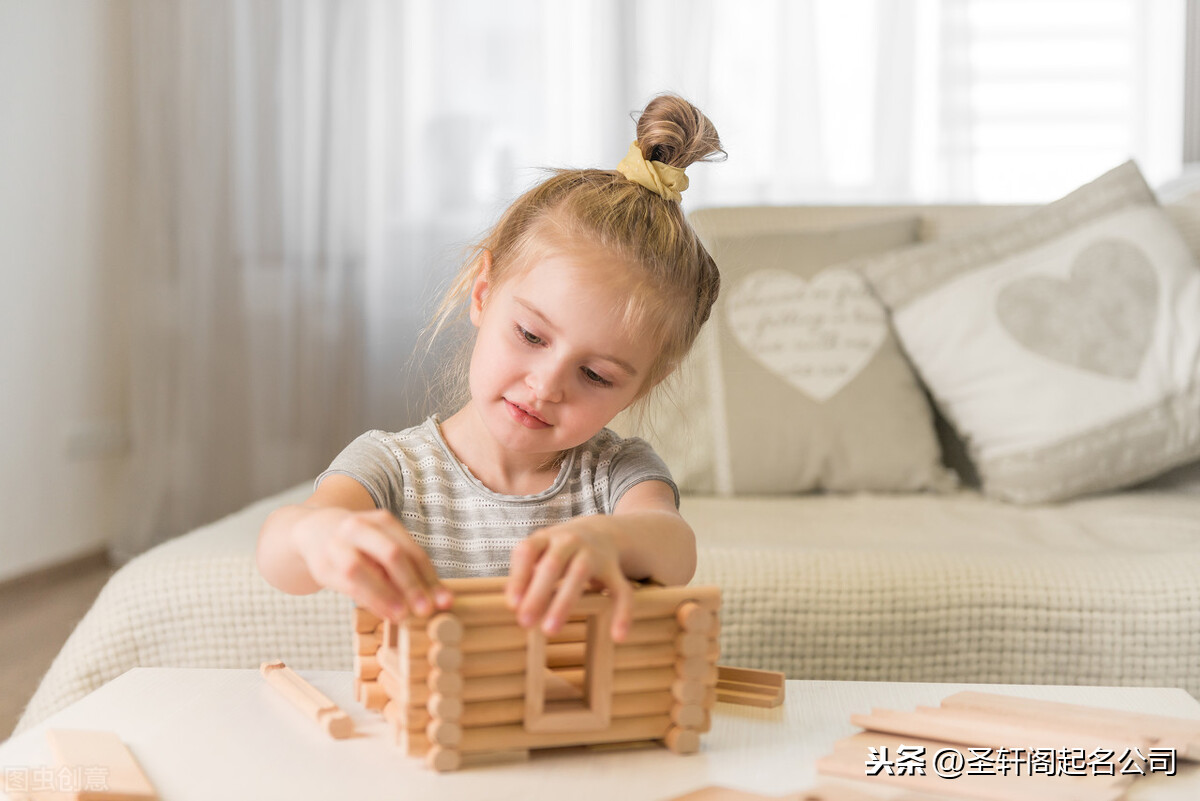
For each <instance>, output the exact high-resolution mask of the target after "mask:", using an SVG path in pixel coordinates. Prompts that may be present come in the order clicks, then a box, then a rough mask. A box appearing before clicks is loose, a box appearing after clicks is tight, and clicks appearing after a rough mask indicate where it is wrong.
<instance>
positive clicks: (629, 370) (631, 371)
mask: <svg viewBox="0 0 1200 801" xmlns="http://www.w3.org/2000/svg"><path fill="white" fill-rule="evenodd" d="M513 300H514V301H516V302H517V303H519V304H520V305H521V306H523V307H524V308H525V310H526V311H528V312H529V313H530V314H532V315H534V316H535V317H537V318H538V320H539V321H540V322H541V323H542V325H544V326H546V328H548V329H550V333H552V334H556V333H558V329H557V328H556V327H555V325H554V323H552V322H550V319H549V318H548V317H546V315H544V314H542V313H541V312H540V311H538V308H537V307H536V306H534V305H533V304H532V303H530V302H529V301H527V300H525V299H524V298H518V297H516V296H514V297H513ZM596 356H597V358H599V359H603V360H604V361H606V362H611V363H612V364H613V365H615V366H617V367H619V368H620V369H621V371H622V372H624V373H626V374H627V375H628V376H629V377H630V378H635V377H637V374H638V372H637V369H636V368H635V367H634V366H633V365H632V364H630V363H629V362H627V361H625V360H624V359H619V358H617V357H616V356H610V355H608V354H606V353H598V354H596Z"/></svg>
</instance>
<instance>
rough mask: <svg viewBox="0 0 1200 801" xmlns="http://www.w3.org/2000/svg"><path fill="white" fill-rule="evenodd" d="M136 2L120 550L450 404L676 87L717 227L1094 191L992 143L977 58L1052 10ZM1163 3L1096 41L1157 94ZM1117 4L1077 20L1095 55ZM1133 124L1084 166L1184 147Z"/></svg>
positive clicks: (1123, 1)
mask: <svg viewBox="0 0 1200 801" xmlns="http://www.w3.org/2000/svg"><path fill="white" fill-rule="evenodd" d="M131 1H132V2H133V9H134V10H133V20H134V25H135V32H134V33H135V36H134V41H135V50H136V53H135V56H136V70H137V86H136V91H135V98H136V106H137V113H138V119H137V132H138V157H137V158H138V165H137V171H136V174H135V176H134V181H135V184H136V188H137V197H138V199H139V221H140V227H139V249H138V250H139V260H138V267H139V270H140V278H139V280H138V281H137V291H136V297H135V300H136V303H135V306H136V308H137V313H136V314H135V319H134V321H133V324H134V326H135V328H134V337H133V352H132V354H131V358H132V361H133V374H134V376H135V381H134V386H133V387H132V390H131V417H132V423H131V425H132V428H133V431H134V440H135V441H134V451H135V456H134V459H135V464H134V471H133V482H132V492H131V496H132V508H133V509H134V510H135V513H134V518H135V519H134V520H133V521H132V522H131V525H130V526H129V534H128V536H127V537H125V538H124V539H123V541H121V542H119V543H118V544H117V547H116V550H117V552H118V553H119V554H126V555H127V554H131V553H135V552H137V551H138V550H141V549H142V548H145V547H146V546H148V545H150V544H153V543H154V542H155V541H157V540H159V539H162V538H164V537H167V536H171V535H174V534H178V533H181V532H183V531H186V530H187V529H188V528H190V527H192V526H195V525H197V524H199V523H202V522H205V521H206V520H209V519H212V518H214V517H216V516H218V515H220V514H223V513H226V512H229V511H232V510H234V509H235V508H237V507H238V506H239V505H241V504H243V503H245V502H248V501H250V500H252V499H254V498H257V497H261V496H263V495H265V494H267V493H269V492H271V491H273V490H276V489H279V488H281V487H284V486H288V485H290V484H293V483H296V482H299V481H302V480H305V479H310V478H311V477H312V476H313V475H315V474H316V473H317V472H318V471H319V470H320V469H321V468H322V467H324V466H325V465H326V464H327V463H328V461H329V460H330V459H331V458H332V457H333V456H334V455H335V454H336V452H337V451H338V449H339V448H340V447H341V446H342V445H344V444H345V443H346V442H348V441H349V440H350V439H351V438H353V437H354V436H355V435H357V434H358V433H360V432H361V431H363V430H365V429H366V428H375V427H378V428H387V429H396V428H400V427H403V426H405V425H410V424H412V423H414V422H416V421H417V420H419V419H420V418H421V417H422V416H423V415H424V414H426V413H428V412H429V411H432V410H434V409H436V408H437V406H436V401H434V400H432V399H431V398H430V397H429V395H428V394H427V391H426V387H427V383H428V379H429V378H430V374H431V373H434V372H436V371H437V370H438V365H439V359H440V354H439V353H434V354H432V355H431V356H430V357H429V358H422V353H421V352H420V350H419V347H418V345H419V338H418V333H419V331H420V329H421V327H422V325H423V324H424V323H425V322H426V315H427V314H428V310H429V309H430V308H431V304H432V303H433V301H434V299H435V298H436V296H437V293H438V290H439V288H440V287H441V286H442V284H443V283H444V282H445V280H446V279H447V278H448V276H449V275H450V274H452V273H453V271H454V270H455V269H456V268H457V267H458V265H459V264H460V262H461V260H462V258H463V255H464V253H465V252H466V248H467V247H468V246H469V245H470V244H471V243H472V242H473V241H475V240H476V238H477V237H478V236H479V235H480V234H481V232H482V231H484V230H485V229H486V227H487V226H488V225H489V224H490V223H491V222H492V221H493V220H494V219H495V217H496V216H497V215H498V213H499V212H500V210H501V209H502V208H503V207H504V205H505V204H506V203H507V202H509V201H510V200H511V199H512V198H513V197H514V196H515V195H516V194H517V193H518V192H519V191H521V190H522V189H523V188H525V187H527V186H528V185H530V184H531V183H532V182H533V181H535V180H537V179H538V177H539V175H540V173H539V171H538V169H537V168H539V167H557V166H599V167H608V166H613V165H615V164H616V163H617V161H618V160H619V159H620V158H621V157H622V155H623V154H624V152H625V149H626V148H627V147H628V143H629V141H630V139H632V137H633V129H634V126H633V120H632V119H631V118H630V115H631V113H633V112H635V111H636V110H638V109H640V108H641V107H642V106H643V105H644V104H645V102H646V101H647V100H648V99H649V98H650V97H651V96H653V95H654V94H655V93H657V92H660V91H664V90H670V91H676V92H679V93H680V94H683V95H684V96H686V97H688V98H689V99H691V100H692V101H694V102H695V103H696V104H697V105H698V106H700V107H701V108H702V109H704V110H705V111H706V112H707V113H708V114H709V115H710V116H711V117H712V119H713V120H714V122H715V123H716V124H717V127H718V129H719V130H720V132H721V135H722V138H723V140H724V142H725V146H726V149H727V151H728V153H729V160H728V162H727V163H725V164H714V165H697V166H695V167H693V168H692V170H691V172H690V174H691V176H692V188H691V189H689V191H688V194H687V196H686V198H685V204H686V207H687V208H688V209H696V208H699V207H702V206H706V205H716V204H749V203H804V202H814V203H829V202H896V201H899V202H903V201H906V200H907V201H913V200H972V199H983V200H994V199H996V198H995V197H988V196H987V193H986V192H983V191H980V187H981V186H985V184H982V183H981V182H980V180H979V178H978V174H979V170H977V169H976V167H977V166H978V164H979V163H983V162H984V161H985V160H987V159H990V161H988V164H990V165H993V167H994V165H995V164H1007V163H1009V162H1003V161H997V160H996V159H997V158H1009V157H1010V156H1011V164H1012V165H1014V167H1013V169H1002V170H998V171H997V170H994V169H993V172H995V173H996V174H997V175H998V176H999V178H1000V180H1001V181H1006V180H1009V178H1010V176H1030V175H1032V176H1034V177H1040V178H1045V179H1046V180H1050V179H1057V180H1059V181H1060V182H1061V183H1063V184H1064V187H1063V189H1064V191H1065V189H1069V188H1070V186H1069V185H1067V184H1069V183H1070V182H1072V181H1075V180H1076V175H1075V174H1074V173H1070V172H1068V171H1057V170H1055V169H1049V170H1047V169H1043V168H1041V167H1038V166H1037V163H1036V162H1030V161H1029V160H1028V159H1027V158H1026V154H1022V153H1016V154H1009V155H1008V156H1006V155H1005V153H1006V152H1007V151H1005V150H1004V148H1005V147H1007V143H1006V142H1004V141H1001V142H1000V149H999V150H997V151H996V152H995V153H993V152H990V151H989V152H988V153H983V152H982V151H979V150H978V145H979V141H982V140H981V137H982V139H986V137H985V136H982V135H981V134H979V131H980V130H982V128H981V127H980V126H981V125H982V124H983V123H985V122H987V119H985V117H986V113H985V114H984V115H982V116H981V115H980V114H979V113H978V109H979V106H978V105H974V104H973V103H974V99H975V98H976V97H977V95H979V92H978V91H977V90H979V89H980V87H979V86H977V85H975V84H972V83H971V82H970V80H969V79H971V76H972V75H975V74H976V73H975V72H973V71H972V70H971V69H967V67H968V66H970V65H969V64H967V63H966V62H963V65H964V66H963V69H959V66H960V65H959V64H958V62H956V59H970V58H975V57H976V56H972V55H971V53H972V52H974V51H968V50H967V49H965V48H967V47H968V45H971V46H974V45H979V47H982V48H993V50H994V48H995V46H996V44H995V41H992V40H988V39H987V37H986V36H980V34H981V33H986V32H987V31H988V29H989V28H988V26H989V25H993V23H990V22H988V20H989V19H990V18H992V17H994V18H997V19H998V20H999V24H1000V25H1001V27H1004V26H1008V27H1004V29H1003V30H1000V31H999V34H998V36H997V37H996V41H999V42H1001V43H1002V44H1003V43H1004V42H1008V43H1009V44H1012V43H1014V42H1015V43H1016V44H1017V45H1019V46H1020V47H1024V45H1023V44H1021V42H1022V41H1023V40H1022V39H1021V36H1023V35H1028V36H1031V37H1033V39H1034V40H1035V41H1042V40H1044V39H1045V36H1046V34H1045V32H1043V31H1035V30H1032V29H1031V30H1025V29H1023V28H1022V29H1020V30H1019V31H1017V32H1016V33H1014V29H1013V28H1012V26H1013V24H1015V22H1020V21H1021V20H1032V21H1037V20H1039V19H1041V17H1042V15H1040V14H1037V13H1031V14H1026V15H1024V16H1021V15H1013V14H1009V13H1007V12H1006V11H1005V10H1004V7H1003V6H1004V3H1003V2H999V0H570V1H569V2H564V1H563V0H508V2H504V3H496V2H490V1H489V0H442V1H441V2H433V0H131ZM1039 2H1041V0H1039ZM1026 6H1027V7H1028V8H1029V9H1030V10H1031V11H1033V10H1035V7H1041V6H1039V3H1038V2H1032V0H1030V1H1029V2H1025V3H1024V4H1023V7H1026ZM1149 6H1153V8H1154V9H1155V13H1156V14H1158V15H1159V16H1160V17H1161V16H1162V14H1161V12H1162V10H1163V9H1168V10H1169V9H1170V8H1174V7H1175V6H1178V7H1179V8H1180V9H1182V5H1181V3H1180V2H1179V0H1160V2H1156V3H1154V4H1147V5H1146V6H1143V5H1141V4H1140V3H1139V2H1137V0H1110V2H1108V3H1106V4H1105V6H1104V8H1105V9H1107V10H1108V12H1107V13H1109V16H1111V17H1112V21H1111V24H1110V26H1109V27H1110V28H1111V29H1112V31H1110V30H1107V29H1105V30H1100V29H1098V28H1097V27H1096V26H1092V27H1090V28H1088V30H1089V31H1098V34H1097V35H1099V36H1102V37H1109V38H1108V39H1103V41H1102V45H1101V46H1102V47H1117V46H1118V45H1119V46H1120V47H1121V48H1124V49H1122V50H1121V52H1120V54H1119V56H1120V58H1119V59H1118V61H1121V60H1122V59H1124V61H1121V63H1125V62H1128V63H1127V67H1128V69H1127V72H1128V74H1129V75H1130V76H1132V77H1130V78H1129V80H1127V81H1126V82H1125V83H1124V84H1121V86H1124V87H1125V88H1124V89H1121V90H1120V92H1125V93H1127V94H1129V95H1130V96H1131V97H1134V96H1136V98H1141V97H1143V96H1144V95H1147V93H1145V92H1142V91H1141V89H1142V88H1145V87H1149V86H1156V87H1157V86H1161V84H1162V81H1161V80H1159V78H1158V76H1159V75H1160V74H1163V73H1162V71H1161V70H1159V69H1158V67H1154V68H1153V69H1152V68H1151V67H1152V66H1153V65H1154V64H1155V63H1157V62H1156V59H1157V60H1158V61H1162V53H1164V52H1166V51H1168V50H1169V49H1170V48H1168V47H1166V46H1165V45H1164V44H1163V41H1164V36H1163V34H1162V31H1163V30H1170V25H1171V24H1173V23H1172V19H1173V17H1171V16H1170V14H1168V15H1167V18H1164V19H1163V20H1160V22H1159V23H1156V24H1155V25H1147V24H1141V23H1144V22H1145V21H1146V20H1147V19H1151V21H1153V20H1152V17H1151V16H1148V15H1149V14H1150V12H1149V11H1144V10H1143V9H1145V8H1148V7H1149ZM1087 7H1090V6H1089V4H1088V3H1087V2H1082V0H1081V1H1080V2H1077V3H1075V4H1074V5H1072V0H1055V8H1057V9H1059V10H1058V12H1057V13H1058V14H1059V17H1061V18H1062V19H1064V20H1065V21H1066V22H1064V23H1063V25H1065V28H1064V30H1065V33H1066V34H1068V35H1069V37H1075V38H1078V36H1079V35H1081V34H1079V32H1078V31H1076V30H1075V27H1076V26H1073V25H1068V24H1067V23H1069V22H1071V20H1073V19H1074V17H1073V16H1072V14H1077V13H1078V12H1079V10H1080V9H1083V8H1087ZM1072 9H1075V11H1072ZM1114 9H1115V10H1114ZM1180 13H1182V12H1180ZM989 15H990V17H989ZM1129 20H1133V21H1134V22H1137V23H1138V24H1133V23H1131V22H1129ZM1014 21H1015V22H1014ZM1056 24H1057V23H1056ZM1177 27H1180V28H1181V26H1177ZM1125 30H1130V31H1134V33H1133V34H1130V35H1128V36H1126V39H1124V40H1122V39H1120V37H1121V36H1122V35H1124V34H1122V31H1125ZM1114 31H1115V33H1114ZM1138 31H1141V33H1138ZM1139 36H1140V37H1141V38H1140V39H1139V38H1138V37H1139ZM1113 37H1116V38H1113ZM968 40H969V41H968ZM1103 42H1108V43H1109V44H1107V45H1106V44H1103ZM1113 42H1116V44H1112V43H1113ZM1151 45H1153V46H1151ZM1180 50H1182V47H1181V46H1180ZM981 52H982V51H981ZM989 52H991V51H987V52H982V57H988V56H989ZM1056 52H1057V51H1056ZM1126 52H1129V53H1132V54H1133V55H1131V56H1129V57H1128V58H1126V57H1125V55H1124V54H1125V53H1126ZM1139 53H1140V54H1141V55H1140V56H1139V55H1138V54H1139ZM992 55H994V53H993V54H992ZM1004 58H1008V57H1004ZM1139 58H1141V59H1142V60H1138V59H1139ZM1009 60H1010V61H1011V60H1012V59H1009ZM1017 60H1018V61H1019V59H1017ZM1067 60H1068V61H1070V59H1069V58H1068V59H1067ZM972 63H974V62H972ZM981 63H985V64H986V58H984V60H983V61H982V62H981ZM1106 69H1107V68H1106ZM1164 69H1166V74H1169V73H1170V70H1171V69H1175V67H1173V66H1172V65H1171V64H1170V63H1167V64H1166V66H1165V68H1164ZM1180 69H1181V68H1180ZM1110 72H1111V70H1110ZM1085 77H1086V76H1085ZM1139 82H1140V83H1139ZM1030 86H1032V87H1034V88H1036V87H1037V86H1038V84H1036V83H1034V84H1030ZM985 88H986V87H985ZM1156 91H1157V90H1156ZM1114 92H1116V93H1118V94H1119V93H1120V92H1118V91H1117V90H1113V91H1109V90H1107V89H1106V90H1105V91H1103V92H1101V94H1102V95H1104V96H1105V97H1108V96H1110V95H1113V94H1114ZM1027 94H1028V91H1027V90H1022V91H1020V92H1018V95H1019V96H1021V97H1023V96H1025V95H1027ZM1131 102H1132V101H1131ZM1139 102H1140V101H1139ZM1140 109H1141V107H1137V108H1135V110H1140ZM951 112H953V113H951ZM985 112H986V109H985ZM987 113H990V112H987ZM1106 113H1107V112H1106ZM955 115H957V116H955ZM1027 116H1028V115H1024V117H1027ZM1128 116H1129V118H1130V119H1131V120H1132V122H1131V123H1130V124H1128V125H1126V124H1125V122H1124V121H1123V118H1115V119H1116V123H1115V125H1116V128H1114V130H1118V129H1120V130H1124V129H1123V128H1121V126H1122V125H1126V128H1128V132H1129V133H1128V137H1127V140H1128V142H1132V143H1133V144H1132V145H1129V146H1128V147H1127V146H1126V143H1125V142H1126V140H1125V139H1119V137H1118V139H1113V140H1112V141H1113V142H1116V144H1114V145H1112V147H1110V148H1109V150H1105V151H1096V152H1093V153H1091V154H1090V155H1089V156H1088V159H1090V160H1087V159H1076V160H1075V161H1074V162H1072V164H1073V167H1072V169H1075V170H1077V172H1078V173H1079V175H1080V176H1081V177H1086V176H1085V175H1084V174H1085V173H1086V172H1088V171H1091V170H1094V171H1095V172H1096V173H1099V172H1100V171H1101V170H1102V169H1103V168H1106V167H1109V166H1112V164H1113V163H1115V161H1113V159H1114V158H1116V156H1114V154H1116V155H1117V156H1119V155H1120V154H1122V153H1124V154H1126V155H1129V154H1132V155H1139V153H1138V151H1137V148H1138V147H1142V146H1143V145H1145V144H1146V143H1147V142H1150V141H1152V140H1154V137H1153V136H1151V135H1149V133H1147V131H1148V130H1149V129H1147V128H1146V127H1145V126H1144V125H1143V123H1142V122H1141V121H1140V120H1142V119H1143V118H1145V119H1158V117H1155V116H1154V115H1153V114H1145V115H1143V114H1130V115H1128ZM1016 117H1017V118H1018V119H1023V118H1024V117H1023V115H1022V112H1021V111H1020V109H1017V112H1016ZM1159 117H1161V115H1159ZM1168 118H1169V115H1168ZM948 119H953V120H959V121H963V120H965V121H967V122H969V123H970V125H969V126H965V127H964V126H963V125H960V124H957V123H956V125H957V127H955V126H953V125H951V126H949V127H947V126H948V123H946V121H947V120H948ZM1089 119H1090V118H1089ZM1003 123H1004V120H1001V124H1003ZM1155 124H1158V125H1159V128H1160V129H1165V130H1169V129H1170V128H1171V123H1170V122H1169V119H1168V122H1167V123H1165V124H1159V123H1155ZM1138 125H1143V127H1137V126H1138ZM1178 127H1180V128H1181V127H1182V126H1181V125H1180V126H1178ZM985 133H986V132H985ZM972 136H973V137H974V139H971V138H970V137H972ZM1110 138H1111V137H1110ZM1000 139H1001V140H1003V136H1001V137H1000ZM1138 143H1141V144H1138ZM1131 149H1132V151H1133V152H1132V153H1130V150H1131ZM1144 149H1145V147H1143V150H1144ZM1161 150H1162V148H1159V151H1161ZM1159 151H1155V153H1159ZM1169 151H1170V148H1169V147H1168V148H1167V155H1166V157H1165V158H1159V162H1161V163H1164V164H1168V165H1169V164H1170V163H1171V161H1172V158H1175V161H1176V163H1177V162H1178V159H1177V157H1175V156H1172V155H1171V153H1170V152H1169ZM1072 152H1073V153H1074V151H1072ZM1080 152H1083V151H1080ZM997 153H999V156H997V155H996V154H997ZM1160 155H1161V154H1160ZM985 156H986V159H985ZM1041 156H1042V158H1043V160H1045V159H1046V158H1048V159H1050V161H1049V162H1048V163H1050V164H1052V165H1053V164H1057V163H1059V162H1060V161H1061V154H1058V155H1056V154H1055V153H1054V152H1050V154H1049V156H1047V155H1046V153H1042V154H1041ZM1056 159H1057V160H1058V161H1056ZM1110 161H1111V163H1109V162H1110ZM1022 170H1023V171H1024V172H1021V171H1022ZM1060 172H1061V174H1060ZM1012 184H1013V186H1015V187H1016V189H1017V190H1020V191H1024V190H1025V189H1027V188H1028V187H1029V186H1031V185H1032V184H1030V183H1028V182H1027V181H1025V180H1024V178H1021V179H1019V180H1016V181H1014V182H1012ZM998 186H999V185H998ZM1000 188H1001V189H1003V188H1004V187H1002V186H1001V187H1000ZM1052 189H1053V187H1050V185H1049V184H1046V185H1045V186H1042V185H1039V188H1038V191H1039V192H1050V191H1052ZM1021 199H1024V200H1029V199H1034V198H1032V197H1025V198H1021ZM1046 199H1049V198H1048V197H1047V198H1046ZM442 411H445V412H449V411H452V410H445V409H444V410H442Z"/></svg>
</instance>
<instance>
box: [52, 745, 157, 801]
mask: <svg viewBox="0 0 1200 801" xmlns="http://www.w3.org/2000/svg"><path fill="white" fill-rule="evenodd" d="M46 739H47V740H49V741H50V750H51V751H53V753H54V759H55V762H56V763H57V764H58V766H59V767H60V768H61V767H66V768H73V767H87V768H89V769H91V768H95V769H98V770H102V771H103V772H104V783H105V790H104V792H103V793H99V792H97V793H95V794H92V793H91V792H87V793H84V792H81V793H80V794H79V795H77V796H74V797H85V796H86V797H88V798H93V797H95V798H104V799H113V801H154V799H157V798H158V794H157V793H156V792H155V791H154V786H153V785H151V784H150V779H148V778H147V777H146V774H145V773H143V772H142V768H141V766H140V765H138V762H137V760H136V759H134V757H133V754H132V753H130V751H129V748H128V747H126V745H125V743H123V742H121V738H120V737H118V736H117V735H116V734H115V733H113V732H111V731H90V730H81V729H48V730H47V731H46Z"/></svg>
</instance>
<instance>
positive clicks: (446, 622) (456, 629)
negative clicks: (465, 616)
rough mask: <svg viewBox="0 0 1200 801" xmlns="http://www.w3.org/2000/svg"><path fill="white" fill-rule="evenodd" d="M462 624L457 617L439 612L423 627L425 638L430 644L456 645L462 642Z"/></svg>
mask: <svg viewBox="0 0 1200 801" xmlns="http://www.w3.org/2000/svg"><path fill="white" fill-rule="evenodd" d="M462 634H463V624H462V621H461V620H459V618H458V616H457V615H453V614H450V613H449V612H440V613H438V614H436V615H434V616H433V617H431V618H430V619H429V623H428V624H427V625H426V626H425V636H426V637H428V638H429V640H430V642H431V643H442V644H443V645H457V644H458V643H460V642H462Z"/></svg>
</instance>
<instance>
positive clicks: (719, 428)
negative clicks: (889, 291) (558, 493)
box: [615, 213, 956, 495]
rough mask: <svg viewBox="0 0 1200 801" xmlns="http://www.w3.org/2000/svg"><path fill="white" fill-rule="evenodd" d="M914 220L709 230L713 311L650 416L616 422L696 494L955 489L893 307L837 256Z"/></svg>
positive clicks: (908, 228) (871, 245)
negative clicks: (640, 421)
mask: <svg viewBox="0 0 1200 801" xmlns="http://www.w3.org/2000/svg"><path fill="white" fill-rule="evenodd" d="M701 217H702V213H701ZM702 223H703V219H702V218H701V220H699V221H698V223H697V228H698V229H699V230H701V231H702V234H703V229H702ZM918 223H919V220H918V219H917V218H916V217H914V216H908V215H905V216H901V217H894V218H892V219H885V220H881V221H878V222H868V223H860V224H856V225H853V226H849V227H839V228H828V229H814V230H803V229H801V230H788V231H768V232H765V233H761V232H737V233H729V232H725V233H722V234H721V235H719V236H717V235H705V243H706V246H707V247H708V248H709V251H710V252H711V253H712V256H713V258H714V260H715V261H716V262H717V266H718V267H719V269H720V271H721V293H720V297H719V298H718V300H717V302H716V304H715V305H714V307H713V311H712V315H711V318H710V319H709V322H708V323H707V325H706V326H705V328H704V330H703V332H702V333H701V336H700V339H699V340H698V341H697V343H696V346H695V347H694V348H693V351H692V353H691V355H690V356H689V357H688V359H687V360H686V361H685V363H684V364H683V365H682V367H681V369H680V376H679V380H678V381H677V382H676V383H675V385H674V391H673V392H668V393H667V394H666V395H665V396H664V397H662V398H659V399H657V400H655V401H652V403H651V406H650V409H649V411H648V413H647V416H646V421H645V425H643V426H641V427H640V428H638V427H636V426H628V425H626V426H622V424H621V423H620V422H618V423H616V425H615V427H616V428H617V429H618V430H621V429H622V428H623V427H624V429H625V431H626V432H627V431H629V430H630V429H631V428H632V429H633V430H634V431H635V432H636V433H640V434H642V436H645V437H646V438H647V439H649V440H650V441H651V443H652V444H653V445H654V446H655V448H656V450H658V452H659V454H660V455H662V457H663V459H664V460H665V461H666V462H667V465H668V466H669V467H670V468H671V471H672V474H673V475H674V476H675V478H676V480H677V481H678V482H679V484H680V488H681V489H683V490H684V491H689V492H697V493H714V494H718V495H745V494H783V493H796V492H808V491H814V490H829V491H837V492H856V491H882V492H905V491H919V490H935V491H941V490H949V489H952V488H953V487H955V486H956V479H955V477H954V475H953V474H952V472H951V471H949V470H948V469H946V468H945V467H943V466H942V464H941V451H940V448H939V446H938V441H937V436H936V433H935V431H934V428H933V412H932V409H931V407H930V405H929V401H928V399H927V397H926V395H925V393H924V390H923V389H922V388H921V386H920V383H919V382H918V380H917V379H916V376H915V375H914V373H913V371H912V368H911V367H910V366H909V364H908V362H907V361H906V360H905V358H904V356H903V354H902V353H901V352H900V349H899V347H898V345H897V342H896V339H895V336H894V334H893V333H892V331H891V329H890V327H889V324H888V319H887V313H886V310H885V309H884V308H883V306H882V305H881V304H880V303H879V302H878V301H877V300H876V299H875V298H874V297H873V296H872V294H871V293H870V290H869V288H868V286H867V284H866V283H865V282H864V281H863V279H862V277H861V276H860V275H859V274H857V273H856V272H854V271H852V270H848V269H845V268H844V267H842V266H840V265H842V264H843V263H845V262H848V261H852V260H854V259H857V258H861V257H863V256H865V255H868V254H872V253H878V252H882V251H886V250H890V249H893V248H900V247H907V246H911V245H912V244H913V243H915V242H916V241H917V230H918ZM623 433H624V432H623Z"/></svg>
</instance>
